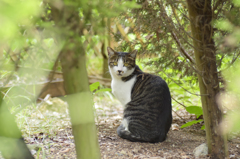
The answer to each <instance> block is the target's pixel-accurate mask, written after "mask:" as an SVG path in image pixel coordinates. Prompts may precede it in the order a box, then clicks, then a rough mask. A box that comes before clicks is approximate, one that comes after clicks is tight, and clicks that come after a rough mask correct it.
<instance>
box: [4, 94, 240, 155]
mask: <svg viewBox="0 0 240 159" xmlns="http://www.w3.org/2000/svg"><path fill="white" fill-rule="evenodd" d="M107 98H108V97H107ZM53 99H54V98H53ZM56 101H57V104H56V105H57V106H58V107H59V105H60V104H59V103H61V101H60V102H59V99H58V100H56ZM49 102H50V103H51V102H52V103H54V101H53V100H52V101H49ZM49 102H48V103H49ZM61 104H62V105H63V102H62V103H61ZM94 105H95V108H96V112H95V114H96V116H97V118H96V127H97V130H98V141H99V146H100V151H101V158H102V159H147V158H149V159H163V158H166V159H178V158H181V159H183V158H184V159H192V158H194V155H193V150H194V149H195V148H196V147H197V146H199V145H201V144H202V143H205V142H206V139H205V131H204V130H201V129H200V128H201V127H202V125H203V123H199V124H195V125H193V126H190V127H187V128H183V129H181V128H180V127H181V125H183V124H184V123H185V122H186V121H190V120H191V119H194V118H195V117H194V116H192V115H190V114H188V113H187V112H186V111H185V110H184V109H182V110H181V109H180V110H178V111H177V114H178V115H177V114H176V113H175V112H173V124H172V128H171V130H170V131H169V133H168V137H167V139H166V140H165V141H164V142H162V143H155V144H152V143H139V142H130V141H128V140H125V139H122V138H120V137H118V136H117V133H116V129H117V127H118V126H119V124H120V123H121V117H122V111H123V110H122V106H121V105H120V104H119V102H116V101H115V100H114V99H113V100H105V98H97V99H95V101H94ZM43 107H44V106H43V104H40V105H39V107H37V108H36V110H32V111H31V112H30V111H29V114H30V115H29V118H26V117H25V118H24V120H25V121H28V123H25V124H24V123H22V125H23V126H22V131H23V136H24V139H25V142H26V143H27V144H28V146H29V148H30V149H31V152H32V154H34V157H35V158H41V159H44V158H49V159H50V158H54V159H55V158H59V159H75V158H76V153H75V145H74V140H73V139H74V137H73V135H72V130H71V125H70V118H69V116H68V115H66V114H67V113H66V112H67V111H65V110H64V111H62V113H60V111H59V112H58V113H57V112H56V111H57V110H56V109H54V111H52V112H51V111H46V110H45V107H44V109H43ZM51 107H54V104H53V105H52V106H51ZM61 108H63V106H61ZM42 109H43V111H42V112H45V113H46V112H48V113H49V112H50V113H49V114H51V116H48V114H44V113H42V114H41V113H39V111H40V110H42ZM66 110H67V107H66ZM34 111H36V112H34ZM39 114H41V116H39ZM54 115H55V116H54ZM19 116H20V115H19ZM44 116H45V117H44ZM18 118H19V119H18V120H20V119H21V118H20V117H18ZM50 118H51V119H52V121H51V122H49V123H50V124H52V125H49V123H48V124H46V121H47V119H50ZM54 118H56V120H55V119H54ZM60 121H61V122H62V123H64V124H63V125H64V126H62V125H61V124H60V126H59V127H56V129H55V128H54V129H51V128H52V127H53V126H56V125H59V123H58V122H60ZM37 123H39V124H40V126H38V125H37ZM31 124H32V125H31ZM41 126H42V127H44V126H45V128H44V129H42V128H41ZM40 128H41V129H40ZM228 146H229V158H236V159H240V138H233V139H232V140H231V141H229V142H228ZM0 158H1V155H0ZM201 158H210V156H205V157H201Z"/></svg>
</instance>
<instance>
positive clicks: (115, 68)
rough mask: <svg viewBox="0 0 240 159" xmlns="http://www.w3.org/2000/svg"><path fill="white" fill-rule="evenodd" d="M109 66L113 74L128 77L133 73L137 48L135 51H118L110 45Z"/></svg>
mask: <svg viewBox="0 0 240 159" xmlns="http://www.w3.org/2000/svg"><path fill="white" fill-rule="evenodd" d="M107 50H108V66H109V71H110V74H111V75H112V76H115V77H119V78H121V77H127V76H129V75H131V74H132V72H133V71H134V68H135V65H136V64H135V59H136V54H137V50H134V51H133V52H130V53H126V52H116V51H114V50H113V49H112V48H110V47H108V48H107Z"/></svg>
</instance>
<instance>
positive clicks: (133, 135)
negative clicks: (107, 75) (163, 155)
mask: <svg viewBox="0 0 240 159" xmlns="http://www.w3.org/2000/svg"><path fill="white" fill-rule="evenodd" d="M110 49H111V48H108V52H109V69H110V72H111V69H113V67H111V65H110V62H111V61H112V60H118V59H117V58H119V57H120V56H121V57H122V58H127V56H131V53H124V55H123V53H121V52H120V53H119V52H115V51H113V50H112V49H111V50H110ZM111 51H113V52H114V56H115V58H113V57H112V56H113V54H111ZM118 55H119V56H118ZM123 56H126V57H123ZM128 60H129V59H128ZM131 60H132V61H131V63H134V64H132V65H131V67H132V69H133V70H134V71H132V73H131V74H130V75H128V76H122V77H121V80H122V82H128V81H130V80H131V79H133V78H136V79H135V81H134V83H133V86H131V87H132V89H131V100H130V101H129V102H128V103H126V104H125V105H124V112H123V120H122V124H121V125H120V126H119V127H118V129H117V133H118V135H119V136H120V137H122V138H124V139H128V140H130V141H138V142H153V143H154V142H162V141H164V140H165V139H166V136H167V133H168V131H169V129H170V127H171V123H172V105H171V96H170V92H169V88H168V86H167V84H166V82H165V81H164V80H163V79H162V78H161V77H159V76H155V75H151V74H148V73H144V72H142V71H141V70H140V68H139V67H138V66H137V65H136V64H135V57H134V56H133V58H132V59H131ZM128 62H130V61H128ZM111 76H112V78H113V79H112V80H115V79H114V78H116V77H115V76H114V75H113V74H112V73H111ZM118 88H119V90H115V94H116V92H117V91H121V90H120V89H124V88H121V87H118Z"/></svg>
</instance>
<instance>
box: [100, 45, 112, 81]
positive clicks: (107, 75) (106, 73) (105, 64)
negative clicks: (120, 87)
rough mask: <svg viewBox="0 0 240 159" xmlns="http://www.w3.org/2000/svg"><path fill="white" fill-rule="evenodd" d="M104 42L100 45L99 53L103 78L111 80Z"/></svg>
mask: <svg viewBox="0 0 240 159" xmlns="http://www.w3.org/2000/svg"><path fill="white" fill-rule="evenodd" d="M106 50H107V49H106V40H105V41H104V42H103V43H102V48H101V53H102V56H103V78H111V76H110V73H109V70H108V57H107V54H106Z"/></svg>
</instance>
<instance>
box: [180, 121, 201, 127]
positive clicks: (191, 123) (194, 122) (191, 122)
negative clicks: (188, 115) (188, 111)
mask: <svg viewBox="0 0 240 159" xmlns="http://www.w3.org/2000/svg"><path fill="white" fill-rule="evenodd" d="M201 121H203V119H199V120H193V121H189V122H187V123H186V124H184V125H182V126H181V128H185V127H188V126H191V125H193V124H197V123H200V122H201Z"/></svg>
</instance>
